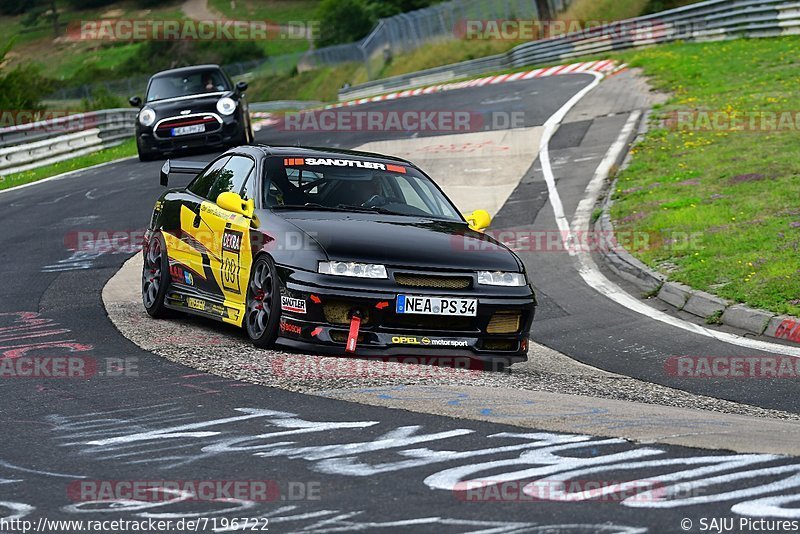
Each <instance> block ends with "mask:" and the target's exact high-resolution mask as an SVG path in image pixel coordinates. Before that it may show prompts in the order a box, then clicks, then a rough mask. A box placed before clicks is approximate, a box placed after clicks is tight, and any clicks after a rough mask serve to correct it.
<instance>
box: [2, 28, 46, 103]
mask: <svg viewBox="0 0 800 534" xmlns="http://www.w3.org/2000/svg"><path fill="white" fill-rule="evenodd" d="M13 44H14V43H13V40H12V41H10V42H9V43H8V44H7V45H6V46H5V47H3V48H0V65H3V66H2V67H0V109H5V110H13V109H16V110H28V111H38V110H41V109H43V106H42V103H41V102H42V98H44V96H45V95H46V94H47V93H49V92H50V91H51V90H52V88H53V87H52V83H51V82H50V81H49V80H47V79H45V78H44V77H43V76H42V75H41V73H40V72H39V70H38V69H37V68H36V67H34V66H32V65H21V66H18V67H14V68H13V69H9V68H8V67H7V66H5V65H4V61H5V56H6V54H7V53H8V51H9V50H11V46H12V45H13Z"/></svg>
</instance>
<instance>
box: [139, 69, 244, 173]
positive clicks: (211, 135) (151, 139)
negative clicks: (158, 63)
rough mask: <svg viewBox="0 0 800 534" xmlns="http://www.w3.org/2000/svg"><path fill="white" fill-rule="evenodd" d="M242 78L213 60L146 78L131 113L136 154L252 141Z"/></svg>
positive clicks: (153, 155)
mask: <svg viewBox="0 0 800 534" xmlns="http://www.w3.org/2000/svg"><path fill="white" fill-rule="evenodd" d="M246 90H247V83H246V82H239V83H237V84H236V85H234V84H233V82H232V81H231V79H230V78H229V77H228V75H227V74H225V71H223V70H222V69H221V68H219V67H218V66H217V65H197V66H194V67H183V68H180V69H172V70H165V71H163V72H159V73H157V74H155V75H153V77H152V78H150V81H149V82H148V84H147V91H146V93H145V100H144V102H142V99H141V98H140V97H138V96H134V97H131V98H130V100H129V102H130V104H131V105H132V106H134V107H137V108H141V110H140V111H139V115H138V116H137V118H136V148H137V149H138V152H139V160H141V161H148V160H152V159H156V158H157V157H159V156H161V155H169V154H173V153H175V152H178V151H181V150H186V149H192V148H203V149H206V148H212V149H213V148H216V147H229V146H237V145H242V144H246V143H250V142H252V141H253V128H252V125H251V123H250V113H249V111H248V108H247V100H246V99H245V93H244V92H245V91H246Z"/></svg>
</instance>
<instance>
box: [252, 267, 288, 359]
mask: <svg viewBox="0 0 800 534" xmlns="http://www.w3.org/2000/svg"><path fill="white" fill-rule="evenodd" d="M280 314H281V310H280V289H279V284H278V274H277V271H276V269H275V264H274V263H273V262H272V260H271V259H270V258H269V256H260V257H259V258H258V259H257V260H256V261H255V263H254V264H253V269H252V271H251V274H250V283H249V284H248V286H247V306H246V309H245V317H244V328H245V331H247V337H249V338H250V341H252V342H253V345H255V346H256V347H259V348H262V349H263V348H269V347H271V346H272V344H273V343H274V342H275V338H277V337H278V321H279V320H280Z"/></svg>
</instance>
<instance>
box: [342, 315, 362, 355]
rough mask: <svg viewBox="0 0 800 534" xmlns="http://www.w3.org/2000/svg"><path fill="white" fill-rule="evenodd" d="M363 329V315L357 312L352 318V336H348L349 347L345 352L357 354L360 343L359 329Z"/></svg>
mask: <svg viewBox="0 0 800 534" xmlns="http://www.w3.org/2000/svg"><path fill="white" fill-rule="evenodd" d="M359 328H361V314H360V313H359V312H358V311H356V312H354V313H353V317H351V318H350V334H349V335H348V336H347V346H346V347H345V349H344V350H345V352H355V351H356V344H357V343H358V329H359Z"/></svg>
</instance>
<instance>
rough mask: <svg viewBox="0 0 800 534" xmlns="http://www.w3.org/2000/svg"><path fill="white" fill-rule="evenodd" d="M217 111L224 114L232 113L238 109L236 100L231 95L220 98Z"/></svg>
mask: <svg viewBox="0 0 800 534" xmlns="http://www.w3.org/2000/svg"><path fill="white" fill-rule="evenodd" d="M217 111H219V112H220V113H221V114H222V115H230V114H231V113H233V112H234V111H236V101H235V100H234V99H232V98H229V97H227V96H226V97H224V98H220V99H219V101H218V102H217Z"/></svg>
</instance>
